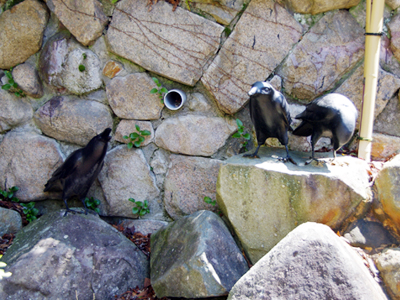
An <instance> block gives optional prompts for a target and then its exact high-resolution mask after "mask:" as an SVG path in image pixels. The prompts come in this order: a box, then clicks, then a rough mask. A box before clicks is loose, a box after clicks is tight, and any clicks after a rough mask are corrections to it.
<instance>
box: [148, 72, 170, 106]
mask: <svg viewBox="0 0 400 300" xmlns="http://www.w3.org/2000/svg"><path fill="white" fill-rule="evenodd" d="M151 79H153V81H154V82H155V84H156V85H157V87H156V88H153V89H151V91H150V93H151V94H157V93H158V98H160V100H161V103H163V104H164V99H163V96H164V95H163V94H165V93H168V90H167V89H166V88H165V87H161V83H160V82H159V81H158V79H157V78H155V77H153V78H151Z"/></svg>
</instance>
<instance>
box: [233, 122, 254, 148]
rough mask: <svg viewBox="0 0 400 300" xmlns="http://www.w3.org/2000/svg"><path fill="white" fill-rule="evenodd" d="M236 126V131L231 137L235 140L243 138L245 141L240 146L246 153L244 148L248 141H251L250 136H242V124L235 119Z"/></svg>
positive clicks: (246, 134)
mask: <svg viewBox="0 0 400 300" xmlns="http://www.w3.org/2000/svg"><path fill="white" fill-rule="evenodd" d="M236 124H237V126H238V131H237V132H235V133H234V134H233V135H232V137H234V138H237V139H239V138H244V139H245V140H246V141H244V142H242V143H241V144H242V146H243V148H244V150H245V151H248V150H247V147H246V146H247V144H248V141H249V140H250V139H251V136H250V134H249V133H245V134H243V132H244V126H243V122H242V121H240V120H239V119H236Z"/></svg>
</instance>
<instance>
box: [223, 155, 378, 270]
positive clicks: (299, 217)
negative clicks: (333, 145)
mask: <svg viewBox="0 0 400 300" xmlns="http://www.w3.org/2000/svg"><path fill="white" fill-rule="evenodd" d="M285 153H286V152H285V150H284V149H272V148H265V147H261V148H260V151H259V156H260V158H259V159H249V158H246V157H242V156H239V155H238V156H234V157H231V158H229V159H228V160H226V161H225V163H224V164H223V165H222V166H221V168H220V171H219V175H218V181H217V203H218V206H219V208H220V209H221V210H222V212H223V214H224V216H226V217H227V218H228V219H229V222H230V223H231V224H232V227H233V229H234V230H235V232H236V235H237V237H238V238H239V240H240V241H241V243H242V246H243V248H244V250H245V251H246V253H247V254H248V257H249V259H250V260H251V261H252V262H253V263H255V262H257V261H258V260H259V259H261V258H262V257H263V256H264V255H265V254H266V253H267V252H268V251H269V250H271V249H272V248H273V247H274V246H275V245H276V244H277V243H278V242H279V241H280V240H281V239H282V238H283V237H285V236H286V234H288V233H289V232H290V231H291V230H293V229H294V228H295V227H296V226H297V225H299V224H301V223H305V222H308V221H312V222H318V223H323V224H326V225H328V226H330V227H332V228H334V229H339V228H340V227H341V226H344V225H345V223H346V222H347V221H348V220H349V218H351V217H353V216H360V215H362V214H363V213H365V212H366V210H367V209H368V208H370V207H371V201H372V195H371V190H370V187H369V176H368V173H367V170H368V169H369V167H368V165H367V163H366V162H364V161H361V160H358V159H356V158H353V157H349V156H347V157H345V156H343V157H338V158H337V161H336V163H331V162H330V159H325V160H324V163H322V164H316V165H313V164H310V165H306V166H305V165H304V162H305V160H306V159H307V158H308V154H307V153H299V152H294V151H291V153H290V154H291V156H292V158H293V160H294V161H296V162H297V163H298V165H297V166H295V165H293V164H285V163H283V162H279V161H278V160H277V159H276V158H274V157H272V156H278V157H279V156H284V154H285ZM317 154H320V153H317ZM322 154H325V153H322ZM317 157H318V155H317Z"/></svg>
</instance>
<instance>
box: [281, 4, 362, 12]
mask: <svg viewBox="0 0 400 300" xmlns="http://www.w3.org/2000/svg"><path fill="white" fill-rule="evenodd" d="M285 2H286V5H287V6H288V7H289V9H290V10H292V11H294V12H296V13H300V14H312V15H316V14H320V13H323V12H327V11H330V10H335V9H343V8H344V9H347V8H351V7H353V6H356V5H358V3H359V2H360V0H328V1H327V0H303V1H296V0H285Z"/></svg>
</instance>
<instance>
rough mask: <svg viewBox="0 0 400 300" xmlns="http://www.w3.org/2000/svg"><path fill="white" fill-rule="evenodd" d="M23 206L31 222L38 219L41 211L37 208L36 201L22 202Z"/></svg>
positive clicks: (27, 218)
mask: <svg viewBox="0 0 400 300" xmlns="http://www.w3.org/2000/svg"><path fill="white" fill-rule="evenodd" d="M21 206H22V207H23V208H24V209H23V212H24V214H25V215H26V220H27V221H28V222H29V223H30V222H32V221H34V220H36V219H37V217H36V216H37V214H38V213H39V210H38V209H37V208H35V202H29V203H21Z"/></svg>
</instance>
